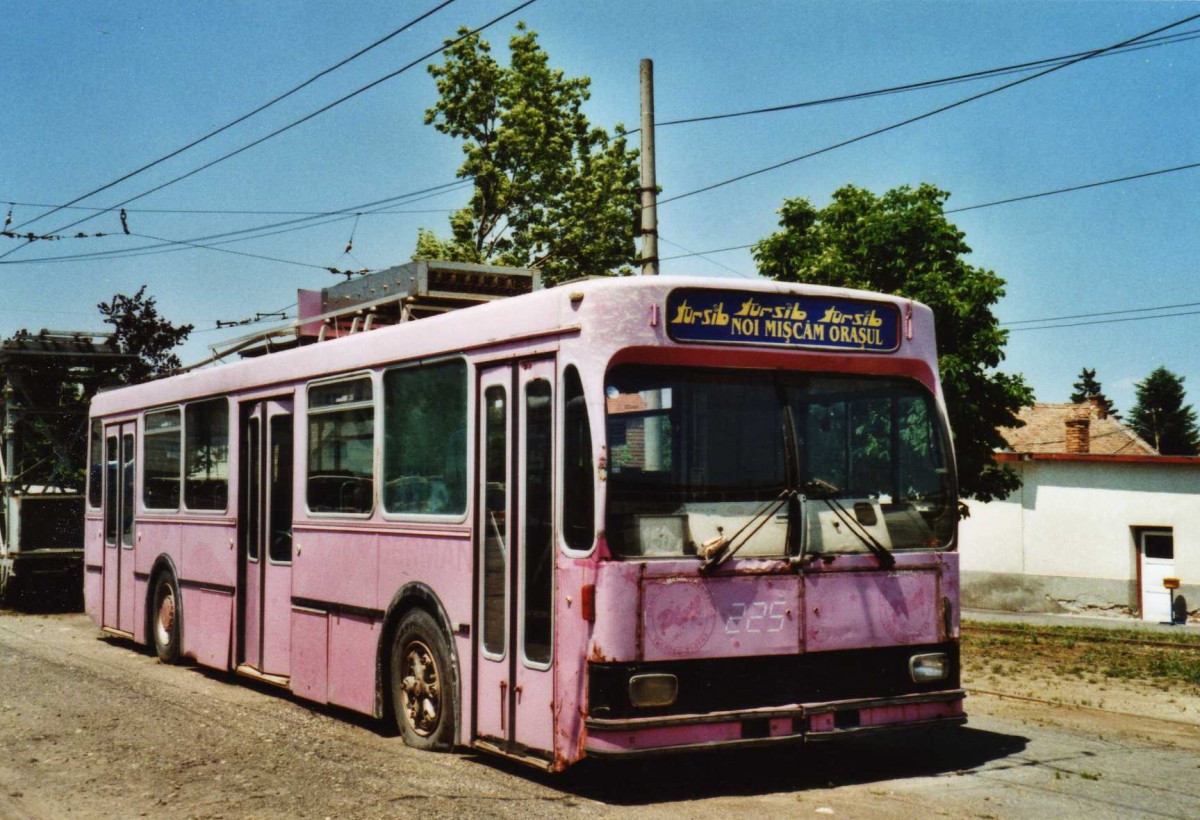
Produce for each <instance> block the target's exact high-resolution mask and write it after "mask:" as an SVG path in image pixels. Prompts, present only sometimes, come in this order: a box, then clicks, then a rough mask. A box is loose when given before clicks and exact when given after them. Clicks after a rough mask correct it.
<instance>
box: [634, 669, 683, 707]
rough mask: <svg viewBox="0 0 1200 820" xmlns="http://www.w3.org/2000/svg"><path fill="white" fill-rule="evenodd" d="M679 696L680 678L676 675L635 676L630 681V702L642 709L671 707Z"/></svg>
mask: <svg viewBox="0 0 1200 820" xmlns="http://www.w3.org/2000/svg"><path fill="white" fill-rule="evenodd" d="M678 696H679V678H677V677H675V676H674V675H663V674H655V675H634V676H633V677H632V678H630V679H629V702H630V703H631V704H632V705H634V706H637V707H639V708H642V709H646V708H650V707H655V706H670V705H671V704H673V703H674V702H675V698H677V697H678Z"/></svg>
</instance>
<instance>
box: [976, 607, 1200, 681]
mask: <svg viewBox="0 0 1200 820" xmlns="http://www.w3.org/2000/svg"><path fill="white" fill-rule="evenodd" d="M964 625H965V626H967V627H969V629H968V630H965V631H964V632H963V637H962V648H963V656H964V659H969V658H971V657H972V656H973V657H975V658H986V659H987V661H988V664H989V665H990V666H991V668H992V669H993V671H994V670H995V668H996V665H997V664H998V663H999V662H1004V661H1008V662H1011V663H1013V664H1015V665H1016V667H1017V668H1018V669H1020V668H1021V666H1022V665H1024V664H1028V663H1030V662H1032V661H1037V662H1038V663H1039V665H1042V666H1044V667H1046V668H1048V669H1049V670H1050V671H1051V672H1052V673H1054V674H1057V675H1061V676H1064V677H1067V676H1070V677H1074V678H1083V677H1084V676H1085V675H1086V676H1096V675H1103V676H1104V677H1106V678H1118V679H1125V680H1141V681H1146V682H1149V683H1156V684H1162V683H1167V684H1183V685H1187V686H1196V687H1200V634H1196V633H1195V632H1192V631H1190V630H1189V631H1185V630H1180V631H1179V632H1178V633H1176V632H1160V631H1150V630H1138V629H1098V628H1095V627H1073V626H1033V625H1030V624H1008V623H990V622H989V623H979V622H967V623H966V624H964ZM992 629H1003V630H1005V631H1004V632H993V631H989V630H992ZM1130 638H1133V639H1136V640H1138V641H1144V642H1145V643H1138V644H1131V643H1125V642H1124V641H1125V640H1126V639H1130ZM1156 644H1157V645H1156ZM1170 644H1183V645H1187V646H1188V647H1189V648H1186V649H1183V648H1179V647H1178V646H1170ZM1192 646H1194V647H1196V648H1195V649H1192V648H1190V647H1192Z"/></svg>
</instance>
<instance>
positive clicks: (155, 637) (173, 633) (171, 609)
mask: <svg viewBox="0 0 1200 820" xmlns="http://www.w3.org/2000/svg"><path fill="white" fill-rule="evenodd" d="M149 580H150V582H149V584H148V585H147V588H146V644H147V646H149V647H150V648H152V649H153V650H154V651H155V653H156V654H157V655H158V659H159V660H160V661H162V662H163V663H179V661H180V658H181V657H182V654H183V653H182V649H183V598H182V596H181V595H180V592H179V573H178V572H176V570H175V564H174V562H172V561H171V558H170V557H169V556H167V555H160V556H159V557H158V558H157V559H156V560H155V562H154V567H153V569H151V570H150V579H149Z"/></svg>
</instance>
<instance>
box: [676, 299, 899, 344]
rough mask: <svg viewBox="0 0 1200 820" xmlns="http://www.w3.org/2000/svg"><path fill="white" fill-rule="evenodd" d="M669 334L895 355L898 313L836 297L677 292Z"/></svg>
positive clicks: (681, 337) (693, 339)
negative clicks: (892, 353) (893, 353)
mask: <svg viewBox="0 0 1200 820" xmlns="http://www.w3.org/2000/svg"><path fill="white" fill-rule="evenodd" d="M667 333H668V334H669V335H670V337H671V338H672V339H674V340H675V341H677V342H692V343H698V344H742V345H774V346H777V347H804V348H818V349H823V350H844V351H860V352H867V353H891V352H893V351H896V350H898V349H899V348H900V310H899V309H898V308H897V307H896V306H895V305H893V304H889V303H887V302H859V301H855V300H853V299H844V298H841V297H836V296H832V297H831V296H800V295H791V294H786V293H753V292H749V291H736V290H708V289H704V288H679V289H677V290H673V291H671V293H670V294H668V295H667Z"/></svg>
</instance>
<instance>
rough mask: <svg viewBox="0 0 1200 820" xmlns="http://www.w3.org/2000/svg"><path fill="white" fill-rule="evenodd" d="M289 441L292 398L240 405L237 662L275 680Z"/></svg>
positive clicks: (287, 565)
mask: <svg viewBox="0 0 1200 820" xmlns="http://www.w3.org/2000/svg"><path fill="white" fill-rule="evenodd" d="M292 433H293V423H292V402H291V399H290V398H289V399H271V400H268V401H261V402H254V403H252V404H249V405H243V407H242V435H241V441H242V445H241V446H242V458H241V464H242V474H241V482H240V491H239V492H240V495H241V498H240V499H239V515H238V540H239V562H240V563H239V568H238V574H239V576H240V579H239V580H240V583H239V585H238V586H239V590H240V593H241V594H240V595H239V600H238V611H239V618H238V621H239V623H240V629H239V638H240V640H239V652H238V661H239V666H241V665H243V664H244V667H243V671H250V672H257V673H259V674H261V675H270V676H276V677H288V676H289V675H290V673H291V611H292V460H293V459H292V450H293V436H292ZM245 667H248V669H246V668H245Z"/></svg>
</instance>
